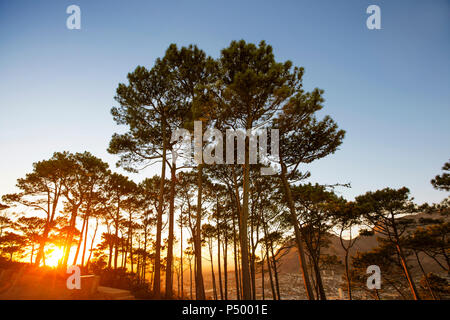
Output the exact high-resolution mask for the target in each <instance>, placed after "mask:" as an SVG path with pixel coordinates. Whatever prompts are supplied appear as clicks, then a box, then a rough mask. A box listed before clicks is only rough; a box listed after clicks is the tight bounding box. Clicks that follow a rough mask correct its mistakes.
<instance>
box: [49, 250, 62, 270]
mask: <svg viewBox="0 0 450 320" xmlns="http://www.w3.org/2000/svg"><path fill="white" fill-rule="evenodd" d="M63 255H64V251H63V250H62V248H61V247H53V248H52V249H51V251H50V252H49V253H48V254H47V255H46V256H45V265H46V266H49V267H57V266H58V264H59V262H60V260H61V259H62V257H63Z"/></svg>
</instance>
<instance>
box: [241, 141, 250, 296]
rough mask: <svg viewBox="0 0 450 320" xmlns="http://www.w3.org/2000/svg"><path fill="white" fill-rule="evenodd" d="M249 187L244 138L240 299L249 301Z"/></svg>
mask: <svg viewBox="0 0 450 320" xmlns="http://www.w3.org/2000/svg"><path fill="white" fill-rule="evenodd" d="M249 187H250V164H249V138H248V137H246V138H245V164H244V183H243V198H242V211H241V212H240V223H239V240H240V245H241V269H242V298H243V299H244V300H250V299H251V298H252V293H251V287H250V286H251V284H250V267H249V261H248V235H247V221H248V212H249V210H248V202H249V201H248V200H249Z"/></svg>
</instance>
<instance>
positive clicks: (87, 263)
mask: <svg viewBox="0 0 450 320" xmlns="http://www.w3.org/2000/svg"><path fill="white" fill-rule="evenodd" d="M97 229H98V218H97V219H96V223H95V230H94V235H93V236H92V241H91V249H90V250H89V257H88V259H87V262H86V266H88V265H89V262H90V261H91V256H92V249H93V248H94V241H95V236H96V235H97Z"/></svg>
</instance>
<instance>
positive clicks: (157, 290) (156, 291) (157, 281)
mask: <svg viewBox="0 0 450 320" xmlns="http://www.w3.org/2000/svg"><path fill="white" fill-rule="evenodd" d="M161 121H162V126H161V127H162V140H163V154H162V163H161V181H160V184H159V198H158V210H157V211H158V217H157V222H156V245H155V272H154V276H153V278H154V279H153V295H154V297H155V299H160V298H161V231H162V215H163V201H164V180H165V177H166V152H167V150H166V149H167V146H166V119H165V118H164V117H162V119H161Z"/></svg>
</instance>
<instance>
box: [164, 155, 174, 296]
mask: <svg viewBox="0 0 450 320" xmlns="http://www.w3.org/2000/svg"><path fill="white" fill-rule="evenodd" d="M175 171H176V166H175V163H172V167H171V168H170V205H169V237H168V241H167V267H166V298H167V299H171V298H172V295H173V292H172V286H173V281H172V272H173V267H172V265H173V237H174V234H173V233H174V231H173V228H174V223H175V221H174V210H175V209H174V208H175V183H176V176H175Z"/></svg>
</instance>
